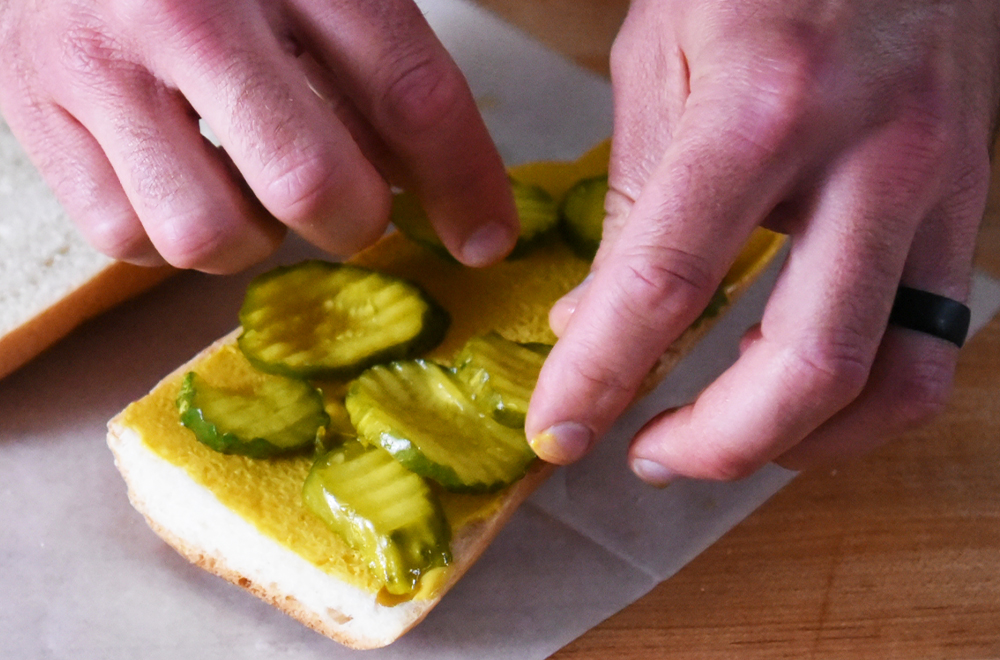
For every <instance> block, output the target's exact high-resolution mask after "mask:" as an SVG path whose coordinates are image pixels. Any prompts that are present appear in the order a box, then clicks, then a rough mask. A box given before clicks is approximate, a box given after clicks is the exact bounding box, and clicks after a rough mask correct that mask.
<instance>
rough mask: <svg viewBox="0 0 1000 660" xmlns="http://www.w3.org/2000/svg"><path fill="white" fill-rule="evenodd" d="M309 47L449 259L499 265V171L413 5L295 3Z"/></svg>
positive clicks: (507, 218) (451, 67)
mask: <svg viewBox="0 0 1000 660" xmlns="http://www.w3.org/2000/svg"><path fill="white" fill-rule="evenodd" d="M292 4H293V5H294V6H295V8H296V9H295V11H296V13H297V16H296V18H295V20H296V23H297V24H298V30H299V31H301V32H302V34H304V35H305V37H306V40H307V46H308V48H309V50H310V51H312V52H313V53H314V54H315V55H316V57H317V59H320V60H321V61H322V62H323V64H325V65H326V67H328V68H329V69H330V70H331V71H332V72H333V74H334V76H335V77H336V82H337V83H338V84H339V85H340V87H341V88H342V89H343V90H344V92H345V93H346V95H347V96H348V97H349V98H350V99H351V101H352V102H353V104H354V105H355V107H357V108H358V110H359V111H360V112H361V113H362V114H363V115H364V117H365V118H366V119H367V121H368V122H369V123H370V124H371V126H372V127H373V128H374V130H375V132H376V133H378V135H379V136H380V137H381V138H382V139H383V140H384V141H385V143H386V145H387V146H388V147H389V149H390V150H391V151H392V152H393V154H394V155H395V156H396V157H397V158H398V159H399V161H400V162H401V164H402V169H403V170H404V172H405V174H406V176H407V177H408V180H407V181H405V182H402V183H403V184H404V185H406V186H407V187H412V188H413V189H414V190H415V191H416V193H417V195H418V197H419V198H420V200H421V202H422V203H423V205H424V208H425V209H426V210H427V213H428V216H429V217H430V219H431V222H432V224H433V225H434V228H435V230H437V233H438V235H439V236H440V237H441V240H442V241H443V242H444V244H445V246H446V247H447V248H448V249H449V251H450V252H451V253H452V254H453V255H455V256H456V257H457V258H458V259H459V260H460V261H462V262H463V263H465V264H467V265H471V266H483V265H486V264H488V263H491V262H493V261H496V260H497V259H499V258H501V257H503V256H504V255H506V254H507V252H509V251H510V249H511V248H512V247H513V245H514V241H515V240H516V239H517V233H518V222H517V217H516V213H515V210H514V202H513V199H512V196H511V193H510V186H509V184H508V182H507V177H506V173H505V171H504V168H503V163H502V161H501V159H500V156H499V154H498V152H497V150H496V147H495V146H494V144H493V141H492V139H491V138H490V135H489V133H488V132H487V130H486V126H485V124H484V123H483V120H482V117H481V116H480V114H479V110H478V108H477V107H476V102H475V99H474V98H473V96H472V92H471V91H470V90H469V87H468V84H467V83H466V81H465V78H464V76H463V75H462V73H461V71H460V70H459V69H458V66H457V65H456V64H455V62H454V61H453V60H452V59H451V57H450V55H449V54H448V52H447V51H446V50H445V48H444V46H443V45H442V44H441V43H440V41H438V39H437V37H436V36H435V34H434V32H433V30H431V28H430V26H429V25H428V24H427V22H426V20H425V19H424V17H423V14H422V13H421V12H420V10H419V9H418V8H417V6H416V5H414V4H413V3H412V2H411V1H410V0H389V1H387V2H378V3H374V2H367V3H352V4H347V3H334V4H330V5H322V6H316V3H306V2H302V1H299V2H293V3H292Z"/></svg>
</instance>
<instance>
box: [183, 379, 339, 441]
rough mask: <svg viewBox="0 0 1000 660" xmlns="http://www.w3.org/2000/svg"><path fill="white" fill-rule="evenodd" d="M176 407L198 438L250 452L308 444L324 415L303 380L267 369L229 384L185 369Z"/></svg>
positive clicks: (324, 421)
mask: <svg viewBox="0 0 1000 660" xmlns="http://www.w3.org/2000/svg"><path fill="white" fill-rule="evenodd" d="M246 368H247V369H252V367H251V366H250V365H249V364H247V365H246ZM177 408H178V410H179V411H180V418H181V423H182V424H183V425H184V426H186V427H188V428H189V429H191V430H192V431H193V432H194V435H195V437H196V438H197V439H198V440H199V441H200V442H202V443H204V444H206V445H208V446H209V447H211V448H212V449H214V450H216V451H219V452H222V453H224V454H242V455H244V456H250V457H252V458H266V457H268V456H274V455H276V454H283V453H288V452H293V451H296V450H299V449H304V448H306V447H312V446H313V445H314V444H315V443H316V439H317V436H318V435H322V432H323V430H324V429H325V428H326V425H327V423H328V422H329V419H330V418H329V417H328V416H327V414H326V412H324V410H323V399H322V397H321V396H320V394H319V392H317V391H316V390H315V389H314V388H313V387H312V386H311V385H309V383H306V382H305V381H301V380H294V379H292V378H285V377H284V376H274V375H271V374H259V375H257V376H256V377H251V378H250V379H248V383H247V386H246V387H243V388H240V389H234V388H221V387H215V386H213V385H211V384H210V383H209V382H208V381H206V380H205V379H204V378H202V377H201V376H199V375H198V374H197V373H196V372H194V371H191V372H188V373H187V374H186V375H185V376H184V380H183V383H182V385H181V390H180V393H179V394H178V396H177Z"/></svg>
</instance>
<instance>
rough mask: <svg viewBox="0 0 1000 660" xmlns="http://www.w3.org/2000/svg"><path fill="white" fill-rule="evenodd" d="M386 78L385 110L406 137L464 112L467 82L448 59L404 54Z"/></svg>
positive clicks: (422, 54)
mask: <svg viewBox="0 0 1000 660" xmlns="http://www.w3.org/2000/svg"><path fill="white" fill-rule="evenodd" d="M383 75H384V83H383V85H382V89H383V90H384V91H383V92H382V104H381V105H382V107H384V108H386V111H387V112H388V113H389V115H390V116H389V117H387V121H388V122H391V123H392V125H394V127H395V129H396V130H398V131H400V132H401V133H402V134H403V135H406V136H419V135H421V134H423V133H425V132H427V131H428V130H430V129H432V128H434V127H436V126H439V125H440V124H442V123H444V122H447V120H448V119H449V118H450V117H452V116H454V115H455V114H457V112H458V111H460V110H461V109H462V106H463V100H464V99H465V98H466V96H467V94H466V93H465V92H466V87H465V81H464V79H463V78H462V75H461V73H459V71H458V69H457V68H456V67H455V66H453V65H452V64H451V63H450V62H449V61H448V60H446V59H445V58H442V57H438V56H436V55H435V54H433V53H430V52H419V51H418V52H415V53H409V54H403V55H401V56H400V58H399V59H398V60H396V61H394V62H393V63H392V65H390V66H389V67H388V69H387V71H386V73H385V74H383Z"/></svg>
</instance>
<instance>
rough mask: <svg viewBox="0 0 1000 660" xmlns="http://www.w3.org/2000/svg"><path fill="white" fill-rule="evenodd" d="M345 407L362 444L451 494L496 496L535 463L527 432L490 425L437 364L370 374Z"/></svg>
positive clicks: (404, 364) (412, 363)
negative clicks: (379, 450) (376, 447)
mask: <svg viewBox="0 0 1000 660" xmlns="http://www.w3.org/2000/svg"><path fill="white" fill-rule="evenodd" d="M346 405H347V411H348V412H349V413H350V415H351V421H352V422H353V423H354V427H355V428H356V429H357V431H358V437H359V438H361V440H362V441H364V442H366V443H369V444H373V445H379V446H381V447H382V448H384V449H385V450H386V451H388V452H389V453H390V454H392V456H393V457H394V458H395V459H396V460H397V461H399V462H400V463H402V464H403V465H404V466H405V467H407V468H408V469H410V470H412V471H413V472H415V473H417V474H419V475H421V476H423V477H427V478H428V479H433V480H434V481H436V482H438V483H439V484H441V485H442V486H443V487H444V488H445V489H447V490H450V491H453V492H468V493H485V492H493V491H496V490H499V489H500V488H503V487H504V486H507V485H509V484H512V483H514V482H515V481H517V480H518V479H520V478H521V477H522V476H524V474H525V472H526V471H527V469H528V466H529V465H530V464H531V462H532V461H533V460H534V459H535V454H534V452H533V451H532V450H531V447H530V446H529V445H528V442H527V440H526V439H525V437H524V430H523V429H514V428H511V427H509V426H504V425H503V424H500V423H499V422H497V421H496V420H495V419H493V417H491V416H490V415H489V414H487V413H486V412H485V411H483V410H482V408H480V407H479V406H478V405H477V404H476V403H475V402H474V401H472V398H471V396H470V394H469V393H468V392H467V391H466V389H465V388H464V387H463V385H462V383H461V382H460V381H459V380H458V379H457V378H456V377H455V375H454V374H453V373H452V372H451V371H450V370H449V369H446V368H444V367H442V366H441V365H439V364H437V363H435V362H430V361H426V360H406V361H399V362H393V363H391V364H387V365H378V366H375V367H372V368H371V369H369V370H367V371H365V372H364V373H363V374H361V375H360V376H359V377H358V378H357V379H356V380H355V381H354V382H353V383H352V384H351V388H350V390H349V392H348V394H347V401H346Z"/></svg>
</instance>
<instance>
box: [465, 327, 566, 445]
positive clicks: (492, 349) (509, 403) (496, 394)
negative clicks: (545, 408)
mask: <svg viewBox="0 0 1000 660" xmlns="http://www.w3.org/2000/svg"><path fill="white" fill-rule="evenodd" d="M551 348H552V347H551V346H549V345H548V344H519V343H517V342H514V341H510V340H509V339H505V338H504V337H502V336H500V335H499V334H497V333H496V332H491V333H490V334H488V335H483V336H480V337H473V338H472V339H470V340H469V341H468V342H466V344H465V346H464V347H463V348H462V350H461V351H460V352H459V354H458V357H457V358H456V359H455V374H456V375H457V376H458V379H459V380H460V381H462V382H463V383H464V384H465V386H466V388H467V389H468V391H469V394H470V395H471V397H472V400H473V401H475V402H476V403H478V404H479V405H480V406H481V407H482V408H483V409H485V410H486V411H487V412H488V413H489V414H490V415H492V416H493V418H494V419H496V420H497V421H498V422H500V423H501V424H503V425H505V426H511V427H514V428H521V429H523V428H524V418H525V415H527V414H528V401H529V400H530V399H531V392H532V391H533V390H534V389H535V382H536V381H537V380H538V372H539V371H541V369H542V363H543V362H544V361H545V357H546V356H547V355H548V354H549V350H550V349H551Z"/></svg>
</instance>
